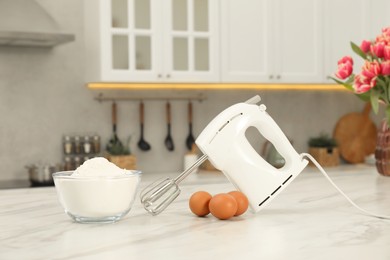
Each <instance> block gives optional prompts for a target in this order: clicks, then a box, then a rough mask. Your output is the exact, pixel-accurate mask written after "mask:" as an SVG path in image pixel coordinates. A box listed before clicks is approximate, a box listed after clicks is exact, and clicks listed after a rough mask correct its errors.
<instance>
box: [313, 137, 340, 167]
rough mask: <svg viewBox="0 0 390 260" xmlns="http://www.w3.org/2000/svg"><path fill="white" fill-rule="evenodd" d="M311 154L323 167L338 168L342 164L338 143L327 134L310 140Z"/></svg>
mask: <svg viewBox="0 0 390 260" xmlns="http://www.w3.org/2000/svg"><path fill="white" fill-rule="evenodd" d="M308 144H309V153H310V154H311V155H312V156H313V157H314V158H315V159H316V160H317V162H318V163H319V164H321V166H323V167H329V166H337V165H339V163H340V153H339V149H338V147H337V141H336V140H335V139H334V138H332V137H329V136H328V135H327V134H324V133H321V134H320V135H319V136H317V137H311V138H310V139H309V142H308Z"/></svg>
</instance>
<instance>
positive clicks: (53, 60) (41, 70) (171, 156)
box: [0, 0, 381, 180]
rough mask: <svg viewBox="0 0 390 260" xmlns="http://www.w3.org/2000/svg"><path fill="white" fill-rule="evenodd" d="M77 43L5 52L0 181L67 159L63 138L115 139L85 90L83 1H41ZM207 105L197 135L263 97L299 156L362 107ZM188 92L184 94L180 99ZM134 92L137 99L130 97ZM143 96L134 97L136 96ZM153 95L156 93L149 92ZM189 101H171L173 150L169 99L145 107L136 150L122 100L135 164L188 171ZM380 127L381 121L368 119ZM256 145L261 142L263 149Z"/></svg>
mask: <svg viewBox="0 0 390 260" xmlns="http://www.w3.org/2000/svg"><path fill="white" fill-rule="evenodd" d="M40 3H42V5H43V6H44V7H45V8H47V9H48V10H49V11H50V13H51V14H53V16H55V17H56V20H57V22H58V23H59V26H60V27H61V28H62V29H64V30H65V31H70V32H73V33H74V34H75V35H76V41H75V42H72V43H68V44H65V45H62V46H59V47H56V48H53V49H40V48H28V47H26V48H17V47H0V93H1V94H0V116H1V119H2V120H1V123H0V126H1V127H0V180H10V179H27V178H28V175H27V170H26V169H25V165H27V164H30V163H35V162H52V163H57V162H60V161H62V158H63V153H62V138H63V135H64V134H66V133H74V132H93V133H97V134H98V135H99V136H100V137H101V144H102V147H104V146H105V144H106V143H107V141H108V140H109V138H110V137H111V132H112V126H111V103H110V102H101V103H100V102H98V101H96V100H94V97H95V96H96V95H97V94H98V92H93V91H91V90H89V89H87V88H86V87H85V82H84V71H85V66H87V62H88V61H86V60H85V59H84V57H85V55H84V51H83V50H84V39H83V35H84V31H83V26H82V25H83V2H82V1H79V0H71V1H61V4H58V2H57V1H50V0H46V1H40ZM201 92H202V94H203V95H204V96H205V97H206V100H204V101H203V102H197V101H194V102H193V111H194V115H193V132H194V135H195V136H196V135H198V134H199V133H200V132H201V131H202V129H203V128H204V127H205V126H206V125H207V123H208V122H209V121H210V120H211V119H212V118H214V116H216V115H217V114H218V113H219V112H221V111H222V110H223V109H224V108H226V107H228V106H230V105H232V104H234V103H236V102H241V101H244V100H246V99H248V98H250V97H252V96H253V95H255V94H259V95H260V96H261V98H262V100H263V102H264V104H266V106H267V110H268V113H269V114H270V115H271V116H272V117H273V118H274V119H275V121H276V122H277V123H278V124H279V125H280V127H281V128H282V130H283V131H284V132H285V134H286V135H287V136H288V137H289V138H291V139H292V140H293V144H294V146H295V148H296V150H297V151H298V152H305V151H307V141H308V138H309V137H310V136H313V135H318V134H319V133H321V132H325V133H328V134H331V133H332V131H333V128H334V126H335V124H336V122H337V120H338V119H339V118H340V117H341V116H342V115H344V114H346V113H349V112H356V111H360V110H362V109H363V105H364V104H363V103H362V102H361V101H359V100H358V98H356V97H355V96H354V95H352V94H350V93H347V92H344V91H297V90H295V91H272V90H269V91H267V90H262V91H260V90H259V91H254V90H248V91H238V90H213V91H201ZM183 93H184V94H183ZM198 93H199V91H187V92H185V91H183V92H181V93H178V92H174V91H168V90H167V91H159V92H154V93H152V95H154V96H156V97H159V96H160V97H166V96H169V95H178V94H179V95H180V94H182V95H196V94H198ZM130 94H132V93H130ZM143 94H145V93H142V91H135V92H134V95H135V96H140V95H141V96H142V95H143ZM147 94H148V95H151V91H148V93H147ZM187 102H188V101H186V100H179V101H171V107H172V137H173V140H174V144H175V150H174V151H173V152H170V151H168V150H167V149H166V147H165V146H164V139H165V137H166V135H167V127H166V121H165V103H166V100H158V101H148V100H146V101H144V104H145V136H144V137H145V139H146V140H147V141H148V142H149V143H150V144H151V146H152V149H151V150H150V151H147V152H144V151H141V150H140V149H139V148H138V147H137V142H138V140H139V138H140V127H139V110H138V109H139V102H138V101H123V102H118V135H119V137H120V138H121V139H122V140H123V141H124V140H126V138H127V137H129V136H131V137H132V139H131V142H130V148H131V152H132V153H133V154H134V155H136V156H137V166H138V168H139V169H141V170H143V171H144V172H145V173H146V174H147V173H148V172H173V171H175V172H176V171H180V170H182V168H183V155H184V154H185V153H186V152H187V148H186V146H185V140H186V137H187V135H188V123H187ZM371 116H372V118H374V120H375V121H376V122H379V120H380V118H381V116H375V115H371ZM259 146H261V144H260V143H259Z"/></svg>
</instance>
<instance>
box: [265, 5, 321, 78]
mask: <svg viewBox="0 0 390 260" xmlns="http://www.w3.org/2000/svg"><path fill="white" fill-rule="evenodd" d="M273 3H274V4H275V6H274V15H273V17H274V18H275V20H274V21H273V23H272V24H274V26H275V27H274V31H275V33H276V36H275V44H274V45H273V47H274V48H273V58H274V59H275V71H274V73H273V75H272V76H273V79H274V81H275V82H283V83H318V82H321V80H322V73H323V69H322V64H323V56H322V54H323V52H322V40H323V39H322V16H323V9H322V1H320V0H277V1H273Z"/></svg>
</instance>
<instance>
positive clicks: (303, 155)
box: [300, 153, 390, 219]
mask: <svg viewBox="0 0 390 260" xmlns="http://www.w3.org/2000/svg"><path fill="white" fill-rule="evenodd" d="M300 155H301V158H302V159H303V158H304V157H306V158H308V159H309V160H310V161H311V162H312V163H313V164H314V165H315V166H316V167H317V169H318V170H319V171H320V172H321V173H322V174H323V175H324V176H325V178H326V179H327V180H328V181H329V182H330V183H331V184H332V185H333V187H334V188H335V189H336V190H337V191H338V192H339V193H340V194H341V195H343V196H344V197H345V198H346V199H347V200H348V202H349V203H351V204H352V206H354V207H355V208H357V209H358V210H360V211H362V212H363V213H365V214H366V215H369V216H372V217H376V218H380V219H390V216H386V215H380V214H376V213H371V212H369V211H367V210H365V209H363V208H361V207H359V206H358V205H357V204H356V203H355V202H353V201H352V200H351V199H350V198H349V197H348V196H347V195H346V194H345V193H344V192H343V191H342V190H341V189H340V188H339V187H338V186H337V185H336V184H335V183H334V182H333V181H332V179H331V178H330V177H329V175H328V174H327V173H326V172H325V170H324V168H322V166H321V165H320V164H319V163H318V162H317V161H316V159H314V157H313V156H311V155H310V154H308V153H301V154H300Z"/></svg>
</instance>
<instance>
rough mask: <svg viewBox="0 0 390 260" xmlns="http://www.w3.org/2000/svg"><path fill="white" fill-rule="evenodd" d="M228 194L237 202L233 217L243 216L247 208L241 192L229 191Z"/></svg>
mask: <svg viewBox="0 0 390 260" xmlns="http://www.w3.org/2000/svg"><path fill="white" fill-rule="evenodd" d="M228 194H230V195H232V196H233V197H234V198H235V199H236V201H237V212H236V213H235V214H234V216H240V215H242V214H244V213H245V212H246V211H247V209H248V206H249V201H248V198H247V197H246V196H245V194H244V193H242V192H241V191H231V192H229V193H228Z"/></svg>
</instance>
